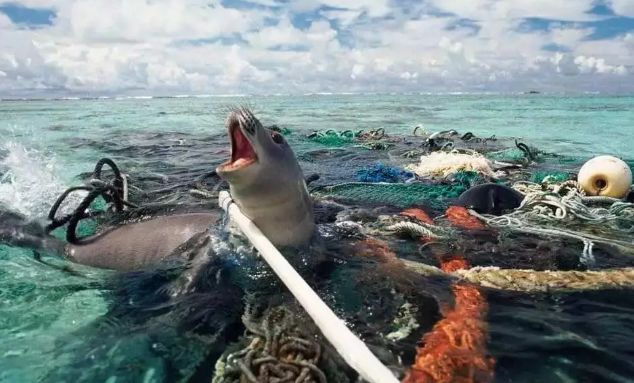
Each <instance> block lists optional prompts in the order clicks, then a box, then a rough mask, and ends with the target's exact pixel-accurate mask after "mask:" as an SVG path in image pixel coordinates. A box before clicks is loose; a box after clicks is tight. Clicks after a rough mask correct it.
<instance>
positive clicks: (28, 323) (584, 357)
mask: <svg viewBox="0 0 634 383" xmlns="http://www.w3.org/2000/svg"><path fill="white" fill-rule="evenodd" d="M237 105H248V106H250V107H251V108H252V109H253V110H254V112H255V114H256V115H257V116H258V117H259V118H260V119H261V121H262V122H263V123H264V124H265V125H272V124H276V125H278V126H280V127H283V128H288V129H290V130H291V132H292V133H291V134H290V135H289V136H288V139H289V141H290V143H291V145H292V146H293V148H294V150H295V151H296V153H297V154H298V155H299V156H300V157H301V156H302V155H303V154H305V153H307V152H309V151H311V150H315V149H320V148H322V146H320V145H318V144H316V143H314V142H311V141H309V140H306V139H305V138H304V136H305V134H307V133H309V132H311V131H313V130H326V129H336V130H347V129H350V130H354V131H356V130H361V129H364V130H369V129H376V128H379V127H383V128H385V129H386V131H387V132H388V134H409V133H411V132H412V130H413V128H414V127H415V126H422V127H423V128H424V129H425V130H427V131H428V132H434V131H438V130H448V129H455V130H458V131H459V132H461V133H464V132H467V131H470V132H473V133H474V134H475V135H477V136H481V137H485V136H486V137H488V136H490V135H493V134H495V135H497V136H498V137H507V136H509V137H520V138H522V139H523V141H525V142H528V143H529V144H531V145H534V146H536V147H538V148H540V149H541V150H545V151H549V152H553V153H558V154H562V155H566V156H570V157H573V158H574V159H575V161H576V163H581V162H582V161H583V160H585V159H587V158H589V157H591V156H592V155H595V154H614V155H617V156H620V157H623V158H624V159H626V160H629V161H631V160H633V159H634V151H632V142H633V141H634V97H600V96H584V97H554V96H542V95H517V96H490V95H486V96H485V95H415V96H413V95H367V96H362V95H340V96H338V95H322V96H319V95H313V96H296V97H289V96H271V97H253V98H251V97H239V98H237V97H236V98H231V97H226V98H163V99H122V100H115V99H106V100H65V101H3V102H0V136H1V137H2V141H0V204H2V205H5V206H6V207H8V208H9V209H11V210H15V211H18V212H20V213H22V214H24V215H26V216H28V217H32V218H36V217H42V216H44V215H45V214H46V213H47V210H48V208H49V207H50V205H51V204H52V202H53V199H54V198H55V197H56V196H57V195H58V194H59V193H61V192H62V191H63V190H64V189H65V188H66V187H68V186H70V185H72V184H76V183H77V182H79V175H80V174H81V173H85V172H88V171H90V170H91V169H92V167H93V166H94V163H95V162H96V160H97V159H99V158H101V157H103V156H108V157H111V158H113V159H115V160H116V161H117V162H118V163H119V164H120V166H122V168H124V169H125V170H126V172H128V173H130V174H132V175H134V174H143V177H145V178H143V179H142V180H141V181H142V182H146V184H148V185H152V186H155V187H159V186H165V185H171V183H172V182H181V181H183V180H186V179H188V178H191V177H193V176H195V175H199V174H201V173H203V172H205V171H208V170H212V169H213V168H214V167H215V166H216V165H217V164H218V163H220V162H221V161H223V160H224V159H226V158H227V156H228V153H229V152H228V146H227V144H226V142H227V139H226V137H222V136H221V135H222V134H223V132H224V130H223V129H224V127H223V121H224V118H225V117H226V115H227V111H228V110H229V109H230V108H231V107H233V106H237ZM302 165H303V166H304V167H305V169H310V170H311V171H315V170H319V164H309V163H302ZM349 166H351V167H354V166H355V165H354V164H350V165H349ZM352 170H354V169H351V171H352ZM353 173H354V172H353ZM174 180H176V181H174ZM176 193H182V195H181V196H180V197H182V198H181V199H182V200H183V201H185V202H187V201H190V200H188V199H187V197H186V194H187V193H186V189H185V190H181V189H178V190H177V191H176ZM211 204H212V205H213V201H212V202H211ZM30 254H31V253H30V251H28V250H23V249H16V248H11V247H7V246H1V245H0V264H1V265H2V267H0V382H30V381H41V380H48V381H59V380H60V379H61V378H59V377H60V376H63V373H61V372H60V371H65V370H71V369H74V373H75V374H76V373H77V370H81V369H82V368H83V367H82V366H84V367H85V366H86V365H83V364H81V363H77V359H78V355H77V353H79V352H85V350H83V349H82V348H81V347H80V346H82V345H90V347H92V348H93V349H94V348H95V347H96V346H95V343H96V341H95V336H96V335H95V334H96V333H95V332H91V330H90V328H91V327H90V326H91V324H92V323H94V322H95V321H99V320H103V318H104V316H107V315H108V312H109V311H108V310H109V307H110V305H111V303H112V296H111V292H112V288H111V287H109V285H108V284H107V283H106V281H109V280H110V278H111V277H112V273H111V272H105V271H99V270H94V269H90V268H84V267H77V268H78V269H79V271H81V274H82V276H76V275H69V274H68V273H65V272H63V271H60V270H57V269H54V268H51V267H48V266H46V265H43V264H41V263H38V262H36V261H34V260H33V258H32V257H31V256H30ZM489 299H490V304H491V308H490V315H489V321H490V323H491V341H490V343H491V344H490V350H491V352H492V353H493V355H494V356H495V357H496V358H497V359H498V367H497V371H496V376H497V378H496V381H500V382H511V381H512V382H532V381H553V382H559V381H561V382H568V381H578V382H585V381H593V382H595V381H614V382H617V381H618V382H625V381H632V380H631V379H630V378H631V377H633V376H634V375H633V373H634V363H633V362H632V360H634V346H633V344H634V343H632V342H631V339H632V336H633V335H634V327H633V325H632V323H634V321H633V319H634V310H633V309H632V307H634V306H633V303H634V293H632V292H630V291H620V292H610V293H609V294H603V293H598V292H595V293H591V294H590V293H588V294H584V293H576V294H534V295H532V296H511V297H509V296H507V295H506V294H502V293H494V294H491V295H490V297H489ZM110 336H111V337H113V338H112V339H109V340H108V341H107V342H106V344H107V345H108V347H110V346H111V347H112V348H111V349H109V350H108V352H105V353H104V354H98V355H101V358H102V359H101V360H100V361H99V364H100V365H101V369H100V370H99V372H95V371H94V370H91V369H89V368H87V367H86V371H88V372H86V374H85V376H82V378H81V379H83V380H85V381H99V380H100V379H102V378H103V377H104V376H105V377H108V376H109V375H108V371H109V368H112V370H113V371H115V370H116V371H118V372H120V371H121V370H120V369H115V368H114V366H119V367H120V365H122V364H124V363H125V360H126V358H127V360H134V361H135V362H136V363H137V365H136V367H135V369H134V371H128V372H129V374H130V376H131V377H133V378H131V381H138V380H140V379H146V381H169V380H170V378H169V376H170V375H169V374H168V373H166V372H165V371H167V370H169V368H168V367H165V366H166V365H167V364H168V362H169V361H170V358H171V356H166V354H165V353H157V354H153V355H147V354H144V352H143V351H142V348H141V346H139V348H138V349H135V347H134V346H133V345H131V344H130V342H131V341H128V343H126V342H125V341H124V340H122V339H123V338H125V337H127V336H130V337H132V338H133V339H134V341H135V342H138V344H141V345H143V344H146V343H148V344H151V343H152V339H151V336H150V335H147V336H148V339H146V338H145V337H144V333H134V335H133V336H132V335H126V333H125V332H123V333H121V334H119V335H118V336H119V337H121V339H119V338H117V337H116V336H115V335H112V334H110ZM135 337H136V338H135ZM170 339H171V338H170ZM176 339H177V340H174V342H177V341H178V342H180V343H178V344H179V347H190V348H191V350H192V351H191V352H192V356H191V358H192V361H190V360H187V361H181V359H178V360H179V363H180V364H178V366H179V368H181V369H184V370H187V369H188V368H189V369H191V365H195V364H196V360H194V359H195V357H194V356H195V355H197V354H196V352H195V351H194V350H198V352H199V351H200V349H201V347H203V346H204V342H203V344H202V345H201V344H199V343H197V340H195V339H187V340H182V339H179V338H178V336H176ZM90 347H89V349H90ZM78 350H83V351H78ZM170 355H171V354H170ZM183 366H184V367H183ZM52 371H53V372H52ZM161 371H163V372H161ZM188 371H189V370H188ZM181 372H182V371H181ZM91 374H94V375H91ZM113 374H114V373H113ZM184 375H187V374H186V373H184ZM69 376H72V378H68V377H66V378H65V379H69V380H74V379H78V378H77V376H80V375H69ZM118 376H119V378H118V380H116V381H123V380H125V379H124V378H122V375H118ZM122 379H123V380H122ZM61 380H64V379H61ZM103 380H105V379H103Z"/></svg>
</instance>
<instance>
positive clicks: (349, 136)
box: [308, 130, 355, 146]
mask: <svg viewBox="0 0 634 383" xmlns="http://www.w3.org/2000/svg"><path fill="white" fill-rule="evenodd" d="M354 137H355V134H354V133H353V132H352V131H349V130H346V131H344V132H337V131H334V130H327V131H325V132H314V133H312V134H311V135H309V136H308V138H309V139H310V140H311V141H313V142H317V143H319V144H322V145H326V146H344V145H348V144H351V143H353V142H354Z"/></svg>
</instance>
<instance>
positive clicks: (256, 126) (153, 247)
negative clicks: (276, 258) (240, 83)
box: [0, 108, 315, 271]
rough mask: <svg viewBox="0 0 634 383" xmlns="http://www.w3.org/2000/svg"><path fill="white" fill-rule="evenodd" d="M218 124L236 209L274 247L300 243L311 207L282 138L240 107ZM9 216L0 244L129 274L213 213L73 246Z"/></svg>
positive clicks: (111, 232)
mask: <svg viewBox="0 0 634 383" xmlns="http://www.w3.org/2000/svg"><path fill="white" fill-rule="evenodd" d="M225 125H226V128H227V131H228V133H229V137H230V141H231V158H230V159H229V160H228V161H227V162H225V163H224V164H222V165H220V166H219V167H218V169H217V172H218V174H219V175H220V176H221V177H223V178H224V179H225V180H227V181H228V183H229V186H230V191H231V196H232V197H233V200H234V201H235V203H236V204H237V205H238V206H239V207H240V208H241V210H242V212H243V213H244V214H245V215H246V216H247V217H249V218H250V219H251V220H253V222H254V223H255V224H256V225H257V226H258V228H260V230H262V232H263V233H264V234H265V235H266V236H267V237H268V238H269V239H270V240H271V242H273V243H274V244H275V245H279V246H299V245H302V244H305V243H307V242H308V241H309V239H310V238H311V236H312V234H313V232H314V231H315V220H314V213H313V206H312V200H311V198H310V196H309V194H308V190H307V187H306V182H305V181H304V176H303V174H302V170H301V169H300V167H299V164H298V162H297V159H296V158H295V154H294V153H293V150H292V149H291V148H290V146H289V145H288V143H287V142H286V140H285V139H284V137H282V135H281V134H279V133H278V132H276V131H274V130H270V129H266V128H264V127H263V126H262V124H261V123H260V122H259V121H258V120H257V119H256V118H255V116H254V115H253V113H251V112H250V111H249V110H248V109H245V108H240V109H236V110H234V111H232V112H231V113H230V114H229V116H228V118H227V120H226V124H225ZM7 217H9V215H7ZM10 217H11V219H7V220H6V221H5V223H6V225H2V226H3V227H0V239H1V240H3V241H4V242H9V243H13V244H15V245H18V246H25V245H30V246H31V247H34V248H45V249H48V250H53V251H55V252H62V253H63V254H65V255H66V257H67V258H68V259H70V260H72V261H73V262H76V263H81V264H84V265H89V266H95V267H100V268H106V269H115V270H120V271H131V270H138V269H141V268H143V267H145V266H148V265H151V264H154V263H156V262H158V261H160V260H162V259H164V258H166V257H167V256H169V255H170V254H172V253H173V252H174V250H176V249H177V248H178V247H179V246H180V245H181V244H183V243H185V242H187V241H188V240H189V239H191V238H192V237H194V236H195V235H197V234H200V233H203V232H205V231H207V230H208V229H209V228H210V227H213V226H214V225H215V224H216V223H217V222H218V221H219V218H220V211H219V210H216V211H210V212H204V213H190V214H180V215H174V216H162V217H157V218H152V219H148V220H146V221H142V222H135V223H128V224H124V225H120V226H116V227H112V228H106V229H105V230H103V231H101V232H100V233H98V234H96V235H94V236H91V237H88V238H86V239H82V240H80V241H78V242H77V243H64V242H62V241H58V240H56V239H54V238H52V237H50V236H46V235H45V233H44V231H43V230H41V226H38V225H37V224H34V223H33V222H30V221H28V220H27V219H26V218H25V217H19V216H18V215H13V214H12V215H10ZM18 223H21V224H20V225H18ZM17 226H21V230H19V231H18V230H17V229H16V227H17ZM38 227H39V229H38ZM3 233H4V234H3Z"/></svg>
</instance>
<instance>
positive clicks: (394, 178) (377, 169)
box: [357, 162, 414, 183]
mask: <svg viewBox="0 0 634 383" xmlns="http://www.w3.org/2000/svg"><path fill="white" fill-rule="evenodd" d="M413 177H414V175H413V174H412V173H410V172H406V171H404V170H402V169H399V168H396V167H392V166H387V165H384V164H382V163H380V162H378V163H376V164H373V165H370V166H368V167H366V168H363V169H361V170H359V171H358V172H357V181H359V182H392V183H396V182H404V181H407V180H409V179H411V178H413Z"/></svg>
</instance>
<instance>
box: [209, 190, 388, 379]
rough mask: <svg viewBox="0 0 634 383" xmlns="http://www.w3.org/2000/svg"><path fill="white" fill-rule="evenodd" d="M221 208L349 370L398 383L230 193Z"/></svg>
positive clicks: (222, 195) (225, 194) (224, 196)
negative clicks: (282, 283)
mask: <svg viewBox="0 0 634 383" xmlns="http://www.w3.org/2000/svg"><path fill="white" fill-rule="evenodd" d="M218 204H219V205H220V207H222V209H223V210H224V211H226V212H227V213H228V214H229V216H230V217H231V219H232V220H233V221H234V222H235V223H236V224H237V225H238V227H239V228H240V230H242V232H243V233H244V234H245V235H246V236H247V238H248V239H249V240H250V241H251V243H252V244H253V246H255V248H256V249H258V251H259V252H260V255H261V256H262V258H264V260H265V261H266V262H267V263H268V264H269V266H271V268H272V269H273V271H274V272H275V274H277V276H278V277H279V278H280V279H281V280H282V282H284V284H285V285H286V287H287V288H288V289H289V290H290V291H291V293H292V294H293V295H294V296H295V298H296V299H297V300H298V301H299V303H300V304H301V305H302V306H303V307H304V309H305V310H306V312H307V313H308V315H310V317H311V318H312V319H313V321H314V322H315V324H316V325H317V327H319V329H320V330H321V332H322V333H323V334H324V336H325V337H326V338H327V339H328V341H330V343H331V344H332V345H333V346H334V347H335V349H336V350H337V352H338V353H339V354H340V355H341V356H342V357H343V359H344V360H345V361H346V362H347V363H348V365H350V367H352V368H354V369H355V370H356V371H357V372H358V373H359V375H361V376H362V377H363V378H364V379H365V380H367V381H369V382H398V380H397V379H396V377H394V375H393V374H392V372H391V371H390V370H389V369H388V368H387V367H385V366H384V365H383V364H382V363H381V362H380V361H379V359H377V357H376V356H374V354H372V352H371V351H370V349H368V347H367V346H366V345H365V343H363V341H361V339H359V338H357V336H356V335H354V334H353V333H352V332H351V331H350V330H349V329H348V328H347V327H346V325H345V323H344V322H343V321H342V320H341V319H339V318H338V317H337V315H335V313H334V312H333V311H332V310H331V309H330V308H329V307H328V305H326V303H324V301H322V300H321V298H319V296H318V295H317V293H315V291H313V289H311V288H310V286H309V285H308V284H307V283H306V281H304V279H302V277H301V276H300V275H299V274H298V273H297V271H295V269H293V267H292V266H291V265H290V263H288V261H287V260H286V258H284V256H283V255H282V254H281V253H280V252H279V251H278V250H277V249H276V248H275V246H273V244H272V243H271V242H270V241H269V240H268V239H267V238H266V237H265V236H264V234H262V232H261V231H260V229H259V228H258V227H257V226H256V225H255V223H253V221H251V220H250V219H249V218H247V217H246V216H245V215H244V214H242V212H241V211H240V208H239V207H238V206H237V205H236V204H235V203H234V202H233V200H232V199H231V196H230V195H229V193H228V192H227V191H222V192H220V194H219V195H218Z"/></svg>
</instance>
